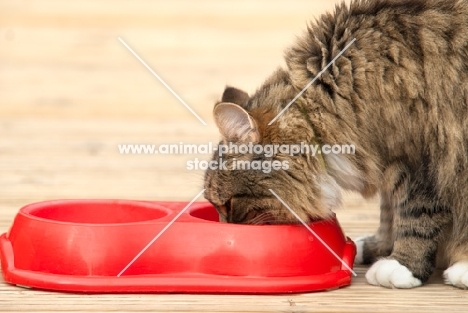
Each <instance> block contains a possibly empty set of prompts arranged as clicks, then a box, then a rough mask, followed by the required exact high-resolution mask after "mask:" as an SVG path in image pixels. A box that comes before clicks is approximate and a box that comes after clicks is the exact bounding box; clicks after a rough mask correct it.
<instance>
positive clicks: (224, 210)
mask: <svg viewBox="0 0 468 313" xmlns="http://www.w3.org/2000/svg"><path fill="white" fill-rule="evenodd" d="M231 203H232V198H231V199H229V200H228V201H226V203H224V204H223V205H220V206H219V207H218V211H219V213H220V214H221V215H223V216H224V218H226V219H227V217H228V216H229V214H230V213H231Z"/></svg>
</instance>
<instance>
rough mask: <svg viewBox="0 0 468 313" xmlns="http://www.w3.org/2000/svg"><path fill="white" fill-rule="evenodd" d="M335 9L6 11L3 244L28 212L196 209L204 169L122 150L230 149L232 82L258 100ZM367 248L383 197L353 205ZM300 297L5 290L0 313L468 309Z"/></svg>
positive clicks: (229, 5)
mask: <svg viewBox="0 0 468 313" xmlns="http://www.w3.org/2000/svg"><path fill="white" fill-rule="evenodd" d="M335 2H336V1H318V0H315V1H314V0H308V1H299V0H296V1H276V0H272V1H268V0H256V1H245V0H242V1H214V0H211V1H210V0H201V1H189V0H185V1H183V0H176V1H169V0H166V1H141V0H139V1H110V0H109V1H91V0H87V1H58V0H57V1H50V0H47V1H13V0H10V1H5V0H0V232H5V231H7V229H8V227H9V226H10V225H11V223H12V220H13V218H14V215H15V214H16V212H17V210H18V209H19V208H20V207H21V206H23V205H25V204H28V203H31V202H34V201H41V200H48V199H59V198H126V199H147V200H162V199H172V200H190V199H191V198H192V197H193V196H194V195H196V194H197V193H198V192H199V191H200V190H201V189H202V186H203V172H202V171H187V170H186V166H185V162H186V161H187V160H188V159H193V158H194V157H200V158H208V156H161V155H159V156H154V155H146V156H141V155H136V156H129V155H119V153H118V150H117V144H120V143H154V144H160V143H178V142H181V141H182V142H186V143H205V142H208V141H217V139H218V133H217V130H216V129H215V127H214V126H213V121H212V118H211V109H212V106H213V103H214V102H215V101H216V100H217V99H219V97H220V94H221V92H222V90H223V88H224V86H225V85H226V84H230V85H235V86H238V87H241V88H243V89H245V90H247V91H249V92H253V91H255V89H256V88H257V86H258V85H259V84H260V83H261V82H262V81H263V79H264V78H265V77H266V76H267V75H269V73H271V72H272V71H273V70H274V69H275V68H276V67H277V66H280V65H284V61H283V59H282V55H283V50H284V48H285V47H287V46H288V45H289V44H290V43H292V42H293V41H294V36H295V35H298V34H300V33H301V31H302V30H304V28H305V26H306V21H307V20H308V19H312V18H314V17H318V16H319V15H320V14H321V13H324V12H325V11H326V10H330V9H332V8H333V6H334V5H335ZM119 36H120V37H122V38H123V39H124V40H125V41H126V42H127V43H128V44H129V45H130V46H131V47H132V48H133V49H134V50H135V51H136V52H137V53H138V54H139V55H140V56H141V57H142V58H143V59H144V60H145V61H146V62H147V63H148V64H149V65H150V66H151V67H152V68H153V69H154V70H155V72H157V73H158V74H159V75H160V76H161V77H162V78H163V79H164V80H165V81H166V82H167V83H168V84H169V85H170V86H171V87H172V88H173V89H174V90H175V91H176V92H177V93H178V94H179V95H180V96H181V97H182V98H183V99H184V100H185V101H186V102H187V103H188V104H189V105H190V106H191V107H192V108H193V109H194V110H195V111H196V112H197V113H198V114H199V115H200V116H201V117H202V118H203V119H204V120H205V121H206V122H207V123H208V126H203V125H202V124H200V123H199V121H198V120H197V119H196V118H195V117H193V116H192V115H191V113H190V112H188V111H187V110H186V109H185V108H184V107H183V105H182V104H181V103H179V102H178V101H177V100H176V99H175V98H174V97H173V96H172V95H171V94H170V93H169V92H168V91H167V90H166V89H165V88H164V86H162V85H161V83H159V82H158V81H157V80H156V78H154V77H153V76H152V75H151V74H150V72H149V71H148V70H147V69H146V68H144V67H143V65H142V64H140V63H139V62H138V61H137V60H136V59H135V57H134V56H132V55H131V53H130V52H129V51H128V50H127V49H126V48H125V47H124V46H123V45H122V44H121V43H120V42H119V41H118V40H117V38H118V37H119ZM338 217H339V219H340V222H341V224H342V225H343V227H344V229H345V231H346V233H347V234H348V235H350V236H351V237H356V236H358V235H361V234H363V233H369V232H371V231H373V230H374V229H375V228H376V226H377V224H378V209H377V199H374V200H371V201H363V200H362V199H361V198H360V197H359V196H357V195H350V194H348V195H346V201H345V205H344V208H343V209H342V210H341V211H339V212H338ZM356 271H357V272H358V277H357V278H356V279H355V280H354V282H353V285H352V286H351V287H349V288H344V289H342V290H337V291H333V292H325V293H311V294H302V295H290V296H213V295H120V296H113V295H101V296H98V295H95V296H85V295H71V294H60V293H48V292H41V291H29V290H25V289H21V288H17V287H13V286H9V285H7V284H5V283H0V311H22V312H32V311H34V312H38V311H51V310H52V311H60V310H64V311H77V312H80V311H90V312H95V311H104V310H106V311H111V310H123V311H130V310H135V311H160V312H168V311H178V312H188V311H191V312H207V311H223V312H247V311H248V312H274V311H278V312H313V311H323V312H325V311H326V312H376V311H392V312H398V311H400V310H402V309H403V308H405V307H412V309H410V311H411V312H416V311H425V312H440V311H442V310H443V309H447V310H450V311H456V310H459V311H462V310H463V311H464V310H466V306H467V305H468V301H467V300H466V299H467V298H468V294H467V293H466V292H463V291H460V290H457V289H454V288H451V287H448V286H444V285H441V279H440V273H438V275H436V276H435V277H434V278H433V279H432V280H431V283H430V284H429V285H427V286H425V287H423V288H420V289H417V290H412V291H391V290H386V289H383V288H376V287H371V286H368V285H367V284H366V283H365V280H364V272H365V268H364V267H358V268H357V269H356Z"/></svg>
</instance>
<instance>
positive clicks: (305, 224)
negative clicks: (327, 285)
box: [268, 189, 357, 276]
mask: <svg viewBox="0 0 468 313" xmlns="http://www.w3.org/2000/svg"><path fill="white" fill-rule="evenodd" d="M268 190H270V192H271V193H272V194H273V195H274V196H275V197H276V198H278V200H279V201H280V202H281V203H282V204H283V205H284V206H285V207H286V208H287V209H288V210H289V211H291V213H292V214H293V215H294V216H295V217H296V218H297V219H298V220H299V222H301V223H302V225H304V226H305V228H307V230H308V231H310V232H311V233H312V235H314V237H315V238H316V239H317V240H318V241H320V243H321V244H322V245H324V247H325V248H327V250H328V251H330V253H331V254H333V256H334V257H335V258H337V259H338V260H339V261H340V262H341V264H343V265H344V267H346V269H348V270H349V271H350V272H351V273H353V275H354V276H357V274H356V272H354V271H353V269H352V268H351V267H349V266H348V264H346V262H345V261H343V259H342V258H340V256H339V255H338V254H336V253H335V251H333V250H332V248H330V246H329V245H327V243H326V242H325V241H323V239H322V238H320V236H319V235H317V233H316V232H314V231H313V230H312V228H310V227H309V225H307V223H306V222H304V221H303V220H302V219H301V218H300V217H299V215H297V214H296V212H294V211H293V210H292V209H291V208H290V207H289V206H288V205H287V204H286V202H284V201H283V199H281V198H280V197H279V196H278V195H277V194H276V193H275V192H274V191H273V190H272V189H268Z"/></svg>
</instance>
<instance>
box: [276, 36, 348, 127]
mask: <svg viewBox="0 0 468 313" xmlns="http://www.w3.org/2000/svg"><path fill="white" fill-rule="evenodd" d="M354 41H356V38H354V39H353V40H351V42H350V43H348V44H347V45H346V47H344V48H343V50H341V51H340V53H338V54H337V55H336V57H334V58H333V60H331V62H330V63H328V64H327V66H325V68H324V69H323V70H321V71H320V73H318V74H317V76H315V77H314V79H312V80H311V81H310V83H308V84H307V85H306V86H305V87H304V89H302V90H301V91H300V92H299V93H298V94H297V96H295V97H294V99H292V100H291V102H289V103H288V105H287V106H285V107H284V109H282V110H281V112H279V113H278V115H276V116H275V118H274V119H272V120H271V121H270V123H268V126H270V125H271V124H273V123H274V122H275V121H276V120H277V119H278V118H279V117H280V116H281V114H283V113H284V111H286V110H287V109H288V108H289V107H290V106H291V105H292V104H293V103H294V101H296V100H297V98H299V97H300V96H301V95H302V94H303V93H304V92H305V91H306V90H307V88H309V87H310V86H311V85H312V84H313V83H314V82H315V81H316V80H317V79H318V78H319V77H320V76H321V75H322V74H323V73H325V71H326V70H327V69H328V68H329V67H330V65H332V64H333V63H335V61H336V60H337V59H338V58H339V57H340V56H341V55H342V54H343V52H345V51H346V49H348V48H349V46H351V45H352V44H353V42H354Z"/></svg>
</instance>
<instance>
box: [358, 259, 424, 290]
mask: <svg viewBox="0 0 468 313" xmlns="http://www.w3.org/2000/svg"><path fill="white" fill-rule="evenodd" d="M366 279H367V282H368V283H369V284H371V285H376V286H383V287H387V288H414V287H418V286H421V285H422V282H421V281H420V280H419V279H417V278H415V277H414V276H413V274H412V273H411V272H410V270H409V269H408V268H407V267H406V266H403V265H401V264H400V262H398V261H397V260H391V259H390V260H388V259H384V260H379V261H377V262H375V263H374V265H372V266H371V268H370V269H369V270H368V271H367V273H366Z"/></svg>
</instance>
